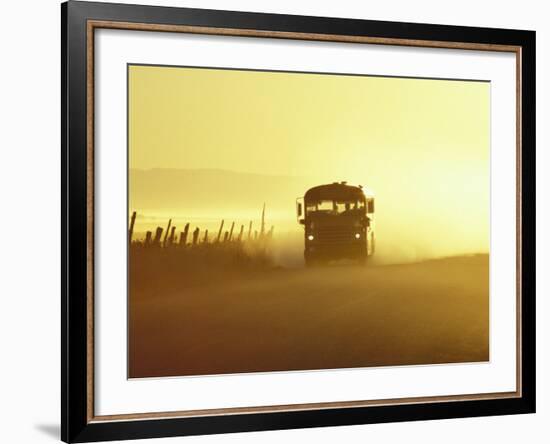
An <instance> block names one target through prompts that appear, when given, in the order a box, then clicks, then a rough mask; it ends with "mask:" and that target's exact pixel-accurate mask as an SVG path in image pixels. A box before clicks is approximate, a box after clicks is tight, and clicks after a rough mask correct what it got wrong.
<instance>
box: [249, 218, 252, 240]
mask: <svg viewBox="0 0 550 444" xmlns="http://www.w3.org/2000/svg"><path fill="white" fill-rule="evenodd" d="M251 237H252V221H250V223H249V224H248V240H250V238H251Z"/></svg>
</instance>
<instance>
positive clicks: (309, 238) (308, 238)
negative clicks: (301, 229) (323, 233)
mask: <svg viewBox="0 0 550 444" xmlns="http://www.w3.org/2000/svg"><path fill="white" fill-rule="evenodd" d="M313 239H315V237H314V236H313V234H310V235H308V237H307V240H310V241H312V240H313Z"/></svg>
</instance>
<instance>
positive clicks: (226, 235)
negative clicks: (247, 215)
mask: <svg viewBox="0 0 550 444" xmlns="http://www.w3.org/2000/svg"><path fill="white" fill-rule="evenodd" d="M228 238H229V231H226V232H225V233H223V241H224V242H227V239H228Z"/></svg>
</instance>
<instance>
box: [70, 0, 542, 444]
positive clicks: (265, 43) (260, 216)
mask: <svg viewBox="0 0 550 444" xmlns="http://www.w3.org/2000/svg"><path fill="white" fill-rule="evenodd" d="M61 13H62V48H61V51H62V86H63V87H62V200H63V209H62V211H63V213H62V215H63V217H62V220H63V222H62V223H63V226H62V233H63V236H62V252H63V263H62V326H61V327H62V394H61V395H62V404H63V408H62V421H61V422H62V426H61V430H62V439H63V440H64V441H66V442H88V441H101V440H115V439H117V440H119V439H134V438H153V437H162V436H177V435H193V434H211V433H229V432H240V431H253V430H255V431H257V430H273V429H286V428H302V427H321V426H335V425H350V424H368V423H377V422H391V421H412V420H428V419H439V418H456V417H466V416H485V415H504V414H518V413H532V412H534V411H535V32H534V31H518V30H505V29H487V28H470V27H461V26H442V25H427V24H413V23H394V22H380V21H369V20H356V19H340V18H338V19H336V18H321V17H304V16H289V15H277V14H259V13H245V12H229V11H214V10H200V9H185V8H168V7H152V6H137V5H121V4H108V3H88V2H76V1H69V2H68V3H64V4H63V5H62V7H61Z"/></svg>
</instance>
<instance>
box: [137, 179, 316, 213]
mask: <svg viewBox="0 0 550 444" xmlns="http://www.w3.org/2000/svg"><path fill="white" fill-rule="evenodd" d="M129 184H130V193H129V194H130V196H129V197H130V208H131V209H134V208H136V209H139V210H142V211H144V210H145V211H152V210H154V211H158V210H173V209H176V210H186V211H187V210H195V211H208V212H212V211H216V210H223V211H249V210H251V209H255V210H258V209H259V208H261V206H262V204H263V203H264V202H265V203H266V204H267V206H268V207H269V208H270V209H271V210H275V211H280V212H285V213H286V212H287V211H288V212H289V215H290V217H293V215H294V208H295V201H296V198H297V197H300V196H303V194H304V192H305V191H306V190H307V189H308V188H309V187H311V186H314V185H318V182H316V181H315V180H312V179H311V178H309V179H308V178H304V177H293V176H270V175H260V174H251V173H239V172H234V171H226V170H214V169H189V170H187V169H164V168H162V169H161V168H155V169H150V170H139V169H131V170H130V177H129Z"/></svg>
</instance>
